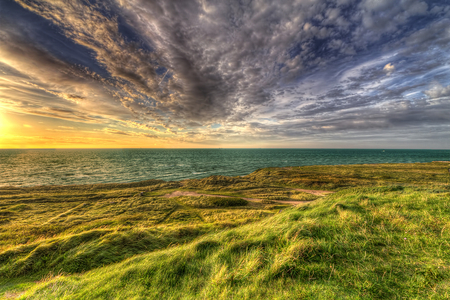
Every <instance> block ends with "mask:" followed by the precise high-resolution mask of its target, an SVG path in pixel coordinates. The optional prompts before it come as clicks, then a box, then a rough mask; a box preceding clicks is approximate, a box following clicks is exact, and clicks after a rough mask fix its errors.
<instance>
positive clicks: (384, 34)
mask: <svg viewBox="0 0 450 300" xmlns="http://www.w3.org/2000/svg"><path fill="white" fill-rule="evenodd" d="M0 6H1V8H2V10H1V11H2V13H1V14H2V15H1V17H2V18H1V19H0V20H1V21H0V26H1V27H0V28H1V29H0V97H1V98H2V103H1V104H0V105H1V106H3V107H5V108H7V109H11V110H14V111H20V112H23V113H28V114H36V115H40V116H48V117H54V118H60V119H64V120H72V121H78V122H86V123H95V124H102V126H120V128H122V127H124V128H129V129H131V130H119V129H111V128H110V129H108V131H105V132H106V133H109V134H114V135H123V136H127V135H134V134H137V133H132V132H137V131H139V132H141V133H140V134H142V135H143V134H144V133H142V132H145V134H148V135H149V136H151V137H159V138H161V139H164V138H173V139H176V140H180V141H191V142H199V143H200V142H207V143H214V142H215V141H218V140H220V139H221V140H223V139H225V140H227V141H230V142H232V141H236V142H239V141H241V140H244V141H245V140H247V141H250V140H253V139H260V140H270V139H271V140H273V141H280V138H281V137H282V138H283V139H289V140H291V139H295V138H297V140H298V141H301V140H302V139H304V138H305V137H306V136H310V137H312V136H319V135H320V136H322V137H323V138H330V136H328V135H333V134H335V135H336V136H346V134H347V133H348V132H350V131H352V132H353V131H361V132H369V131H371V130H372V129H373V130H385V131H386V132H391V131H393V130H397V129H398V128H406V127H408V128H409V127H411V128H412V127H415V126H438V124H437V122H441V124H442V126H444V125H446V124H448V122H449V120H448V118H445V117H442V116H441V115H440V113H445V112H449V111H448V110H449V107H448V105H446V103H440V104H436V103H431V102H429V100H430V99H435V98H439V99H441V100H442V99H443V100H445V99H446V97H448V96H449V92H448V86H449V84H450V75H449V74H448V67H446V66H447V65H446V62H447V61H448V58H449V56H450V55H449V54H448V44H449V42H450V32H449V30H448V28H450V24H449V21H448V14H449V11H450V5H448V4H447V3H446V2H445V1H436V2H433V3H431V2H425V1H420V0H402V1H399V2H393V1H384V0H377V1H375V0H363V1H358V2H355V1H348V0H339V1H326V0H318V1H312V0H305V1H287V0H286V1H284V0H278V1H271V2H270V1H269V2H267V1H259V0H255V1H246V0H244V1H234V0H226V1H200V0H198V1H163V0H154V1H140V0H129V1H122V0H117V1H101V2H97V3H94V4H92V3H91V2H89V1H81V0H73V1H70V2H68V1H50V0H42V1H24V0H17V1H16V3H14V2H10V3H2V4H0ZM386 75H388V76H386ZM430 82H436V83H437V84H436V85H435V86H434V87H432V88H431V89H428V90H427V88H429V85H430ZM444 102H445V101H444ZM436 105H440V106H439V110H437V108H438V106H436ZM419 111H420V112H421V113H420V114H419ZM409 118H411V119H409ZM267 120H270V121H267ZM216 123H220V124H222V126H221V127H220V128H210V127H211V125H212V124H216ZM442 128H444V127H442Z"/></svg>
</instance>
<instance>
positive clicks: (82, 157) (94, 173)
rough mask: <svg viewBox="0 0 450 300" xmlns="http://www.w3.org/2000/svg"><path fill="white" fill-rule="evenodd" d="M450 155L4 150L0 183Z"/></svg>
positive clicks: (173, 176)
mask: <svg viewBox="0 0 450 300" xmlns="http://www.w3.org/2000/svg"><path fill="white" fill-rule="evenodd" d="M439 160H450V150H388V149H386V150H382V149H374V150H368V149H365V150H361V149H112V150H111V149H104V150H102V149H95V150H88V149H83V150H66V149H64V150H62V149H61V150H59V149H58V150H0V186H36V185H60V184H64V185H67V184H85V183H107V182H134V181H142V180H147V179H163V180H181V179H187V178H203V177H207V176H210V175H228V176H237V175H247V174H249V173H251V172H253V171H255V170H257V169H260V168H265V167H285V166H306V165H341V164H363V163H411V162H431V161H439Z"/></svg>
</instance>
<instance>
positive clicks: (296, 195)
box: [290, 191, 320, 201]
mask: <svg viewBox="0 0 450 300" xmlns="http://www.w3.org/2000/svg"><path fill="white" fill-rule="evenodd" d="M290 198H291V199H294V200H299V201H313V200H316V199H318V198H320V197H319V196H316V195H312V194H308V193H304V192H298V191H295V192H292V194H291V196H290Z"/></svg>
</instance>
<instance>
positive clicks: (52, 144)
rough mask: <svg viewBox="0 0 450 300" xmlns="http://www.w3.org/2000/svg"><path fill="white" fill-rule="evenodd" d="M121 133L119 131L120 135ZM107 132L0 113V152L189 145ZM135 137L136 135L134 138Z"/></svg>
mask: <svg viewBox="0 0 450 300" xmlns="http://www.w3.org/2000/svg"><path fill="white" fill-rule="evenodd" d="M121 132H122V131H121ZM123 132H126V133H127V134H128V135H125V134H115V133H114V131H111V132H108V131H106V130H105V129H104V126H96V125H91V124H84V123H79V122H70V121H65V120H59V119H54V118H46V117H40V116H33V115H25V114H20V113H13V112H10V111H5V110H3V111H2V112H1V113H0V148H3V149H5V148H33V149H35V148H140V147H142V148H164V147H170V148H176V147H189V146H191V147H192V144H188V143H182V142H181V143H180V142H174V141H171V140H161V139H156V138H149V137H145V138H143V137H142V136H139V135H138V131H130V130H126V131H123ZM133 134H136V135H133Z"/></svg>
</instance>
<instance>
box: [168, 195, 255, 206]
mask: <svg viewBox="0 0 450 300" xmlns="http://www.w3.org/2000/svg"><path fill="white" fill-rule="evenodd" d="M176 200H177V201H179V202H181V203H183V204H185V205H189V206H192V207H196V208H213V207H232V206H245V205H247V204H248V201H246V200H244V199H241V198H228V197H227V198H225V197H213V196H198V197H197V196H195V197H193V196H181V197H177V198H176Z"/></svg>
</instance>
